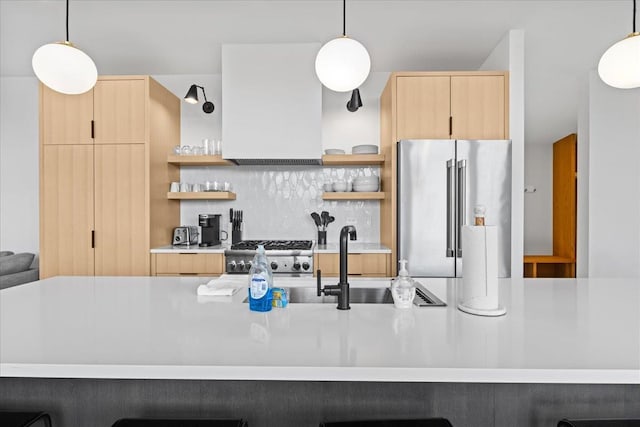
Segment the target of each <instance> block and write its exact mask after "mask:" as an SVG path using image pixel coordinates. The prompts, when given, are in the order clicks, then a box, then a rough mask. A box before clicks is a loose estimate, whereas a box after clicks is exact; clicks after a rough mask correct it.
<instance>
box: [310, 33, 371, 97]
mask: <svg viewBox="0 0 640 427" xmlns="http://www.w3.org/2000/svg"><path fill="white" fill-rule="evenodd" d="M370 69H371V58H370V57H369V52H367V49H366V48H365V47H364V46H363V45H362V43H360V42H358V41H356V40H353V39H350V38H349V37H338V38H336V39H333V40H331V41H329V42H327V43H326V44H325V45H324V46H322V48H320V51H319V52H318V56H316V74H317V75H318V78H319V79H320V81H321V82H322V84H323V85H325V86H326V87H328V88H329V89H331V90H333V91H336V92H349V91H352V90H354V89H355V88H357V87H359V86H360V85H361V84H362V83H364V81H365V80H366V79H367V76H369V71H370Z"/></svg>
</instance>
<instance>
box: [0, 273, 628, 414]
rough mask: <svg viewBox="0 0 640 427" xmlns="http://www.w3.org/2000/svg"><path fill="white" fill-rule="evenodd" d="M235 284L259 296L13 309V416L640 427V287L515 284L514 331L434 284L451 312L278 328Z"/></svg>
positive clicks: (372, 313) (328, 313)
mask: <svg viewBox="0 0 640 427" xmlns="http://www.w3.org/2000/svg"><path fill="white" fill-rule="evenodd" d="M224 277H227V276H223V280H225V279H224ZM228 280H229V282H230V283H237V286H242V287H243V289H241V290H240V291H239V292H237V293H236V294H235V295H233V296H232V297H198V296H197V295H196V288H197V286H198V284H199V283H202V282H203V278H196V277H192V278H170V277H130V278H129V277H127V278H122V277H120V278H115V277H54V278H51V279H46V280H42V281H39V282H34V283H32V284H28V285H23V286H19V287H15V288H10V289H7V290H3V291H1V293H0V303H1V310H0V313H1V314H0V316H1V317H0V376H1V377H2V378H0V382H1V383H2V385H3V387H2V388H1V389H0V390H1V391H0V407H16V408H17V407H18V406H19V405H20V404H21V403H22V404H24V405H26V406H29V407H32V406H33V405H34V404H35V403H38V404H40V405H41V406H42V405H44V404H46V403H48V402H49V401H48V400H47V399H44V400H42V396H41V395H39V394H38V393H44V392H45V391H53V390H67V391H68V393H61V394H56V397H52V398H51V399H53V400H52V401H51V405H50V407H51V408H52V409H51V410H52V411H53V412H54V415H55V416H58V417H59V418H61V419H63V420H65V421H66V422H65V424H64V425H88V424H86V423H91V421H90V420H91V416H92V415H91V414H92V413H93V414H96V413H98V414H101V417H102V418H101V419H104V420H105V422H104V423H103V424H104V425H107V424H108V423H107V422H106V421H107V419H108V420H110V421H111V422H113V421H115V419H111V418H113V417H116V416H140V415H142V414H145V415H150V414H151V413H154V412H155V413H156V414H158V415H160V416H162V415H187V414H192V415H193V416H204V415H211V416H213V415H215V416H243V417H247V418H249V420H250V425H258V426H271V425H274V426H275V425H278V426H288V425H291V426H293V425H308V426H312V425H317V423H318V422H319V421H320V420H322V419H338V418H389V417H392V416H400V415H409V416H413V417H417V416H445V417H449V418H450V420H451V421H452V422H453V423H454V425H456V426H457V425H475V426H484V425H487V426H494V425H495V426H503V425H504V426H507V425H552V424H549V422H550V421H552V420H556V421H557V419H559V418H561V417H563V416H567V417H569V416H582V417H585V416H595V415H598V414H601V415H602V416H627V417H631V416H634V417H640V403H638V402H640V283H638V281H637V280H624V279H615V280H614V279H612V280H604V279H589V280H587V279H577V280H576V279H555V280H554V279H537V280H533V279H532V280H526V279H525V280H523V279H505V280H501V282H500V292H501V294H500V299H501V303H502V304H503V305H505V306H506V308H507V314H506V316H503V317H497V318H486V317H477V316H473V315H469V314H465V313H462V312H460V311H459V310H457V309H456V308H455V301H456V288H457V286H458V285H459V281H458V280H456V279H421V282H422V283H423V284H424V285H425V286H426V287H427V288H428V289H429V290H431V291H432V292H433V293H434V294H435V295H436V296H437V297H439V298H440V299H442V300H444V301H446V302H447V303H448V305H447V307H424V308H418V307H414V308H412V309H410V310H407V311H404V310H397V309H395V308H394V307H393V305H391V304H352V309H351V310H349V311H339V310H336V306H335V304H290V305H289V306H288V307H287V308H285V309H274V310H272V311H271V312H269V313H255V312H250V311H249V309H248V307H247V304H246V303H243V302H242V301H243V300H244V298H245V297H246V290H244V283H243V282H244V280H245V278H244V277H240V278H238V276H236V278H229V279H228ZM276 280H277V282H276V285H277V286H283V287H293V286H315V281H314V280H313V279H293V278H283V279H276ZM325 282H326V284H333V283H335V279H326V280H325ZM350 282H351V284H352V286H354V287H365V286H366V287H383V286H388V284H389V280H388V279H352V280H350ZM88 396H92V397H91V398H89V397H88ZM87 399H90V401H87ZM88 404H90V405H89V406H87V405H88ZM91 405H94V406H91ZM279 405H282V407H279ZM91 407H93V408H94V411H91V410H90V408H91ZM70 408H73V410H71V409H70ZM98 408H102V409H98ZM104 408H107V409H104ZM56 411H58V412H56ZM69 411H71V412H74V413H80V414H83V415H82V416H78V415H77V414H74V415H73V416H72V415H71V413H70V412H69ZM74 417H76V418H74ZM78 417H79V418H78ZM76 419H79V420H82V421H78V424H73V422H75V421H73V422H72V421H71V420H76ZM251 421H253V422H251ZM83 423H85V424H83ZM94 425H97V424H95V423H94Z"/></svg>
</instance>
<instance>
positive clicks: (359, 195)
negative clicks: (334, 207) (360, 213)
mask: <svg viewBox="0 0 640 427" xmlns="http://www.w3.org/2000/svg"><path fill="white" fill-rule="evenodd" d="M384 197H385V194H384V192H383V191H373V192H371V193H369V192H364V191H345V192H342V191H336V192H325V193H322V200H383V199H384Z"/></svg>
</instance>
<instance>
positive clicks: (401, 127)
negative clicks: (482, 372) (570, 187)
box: [380, 71, 509, 275]
mask: <svg viewBox="0 0 640 427" xmlns="http://www.w3.org/2000/svg"><path fill="white" fill-rule="evenodd" d="M508 87H509V75H508V73H507V72H503V71H475V72H444V71H443V72H396V73H391V76H390V77H389V80H388V81H387V85H386V86H385V88H384V91H383V92H382V95H381V96H380V152H381V154H382V155H384V158H385V162H384V164H383V166H382V168H381V172H380V174H381V182H382V183H383V185H384V188H383V190H384V192H385V193H386V197H385V198H384V199H383V200H382V201H381V203H380V242H381V243H382V244H384V245H386V246H388V247H390V248H391V268H390V275H396V274H397V273H396V272H397V268H396V266H397V248H396V244H397V241H396V230H397V219H396V212H397V203H398V201H397V193H396V188H397V170H396V165H397V163H396V162H397V151H396V150H397V145H396V143H397V142H398V141H399V140H402V139H508V138H509V113H508V111H509V108H508V106H509V102H508V98H509V90H508Z"/></svg>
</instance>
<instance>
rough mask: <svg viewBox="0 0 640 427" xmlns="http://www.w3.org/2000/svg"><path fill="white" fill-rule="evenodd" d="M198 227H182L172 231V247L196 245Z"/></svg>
mask: <svg viewBox="0 0 640 427" xmlns="http://www.w3.org/2000/svg"><path fill="white" fill-rule="evenodd" d="M198 234H199V233H198V227H196V226H194V225H183V226H182V227H176V228H174V229H173V245H174V246H188V245H197V244H198Z"/></svg>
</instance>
